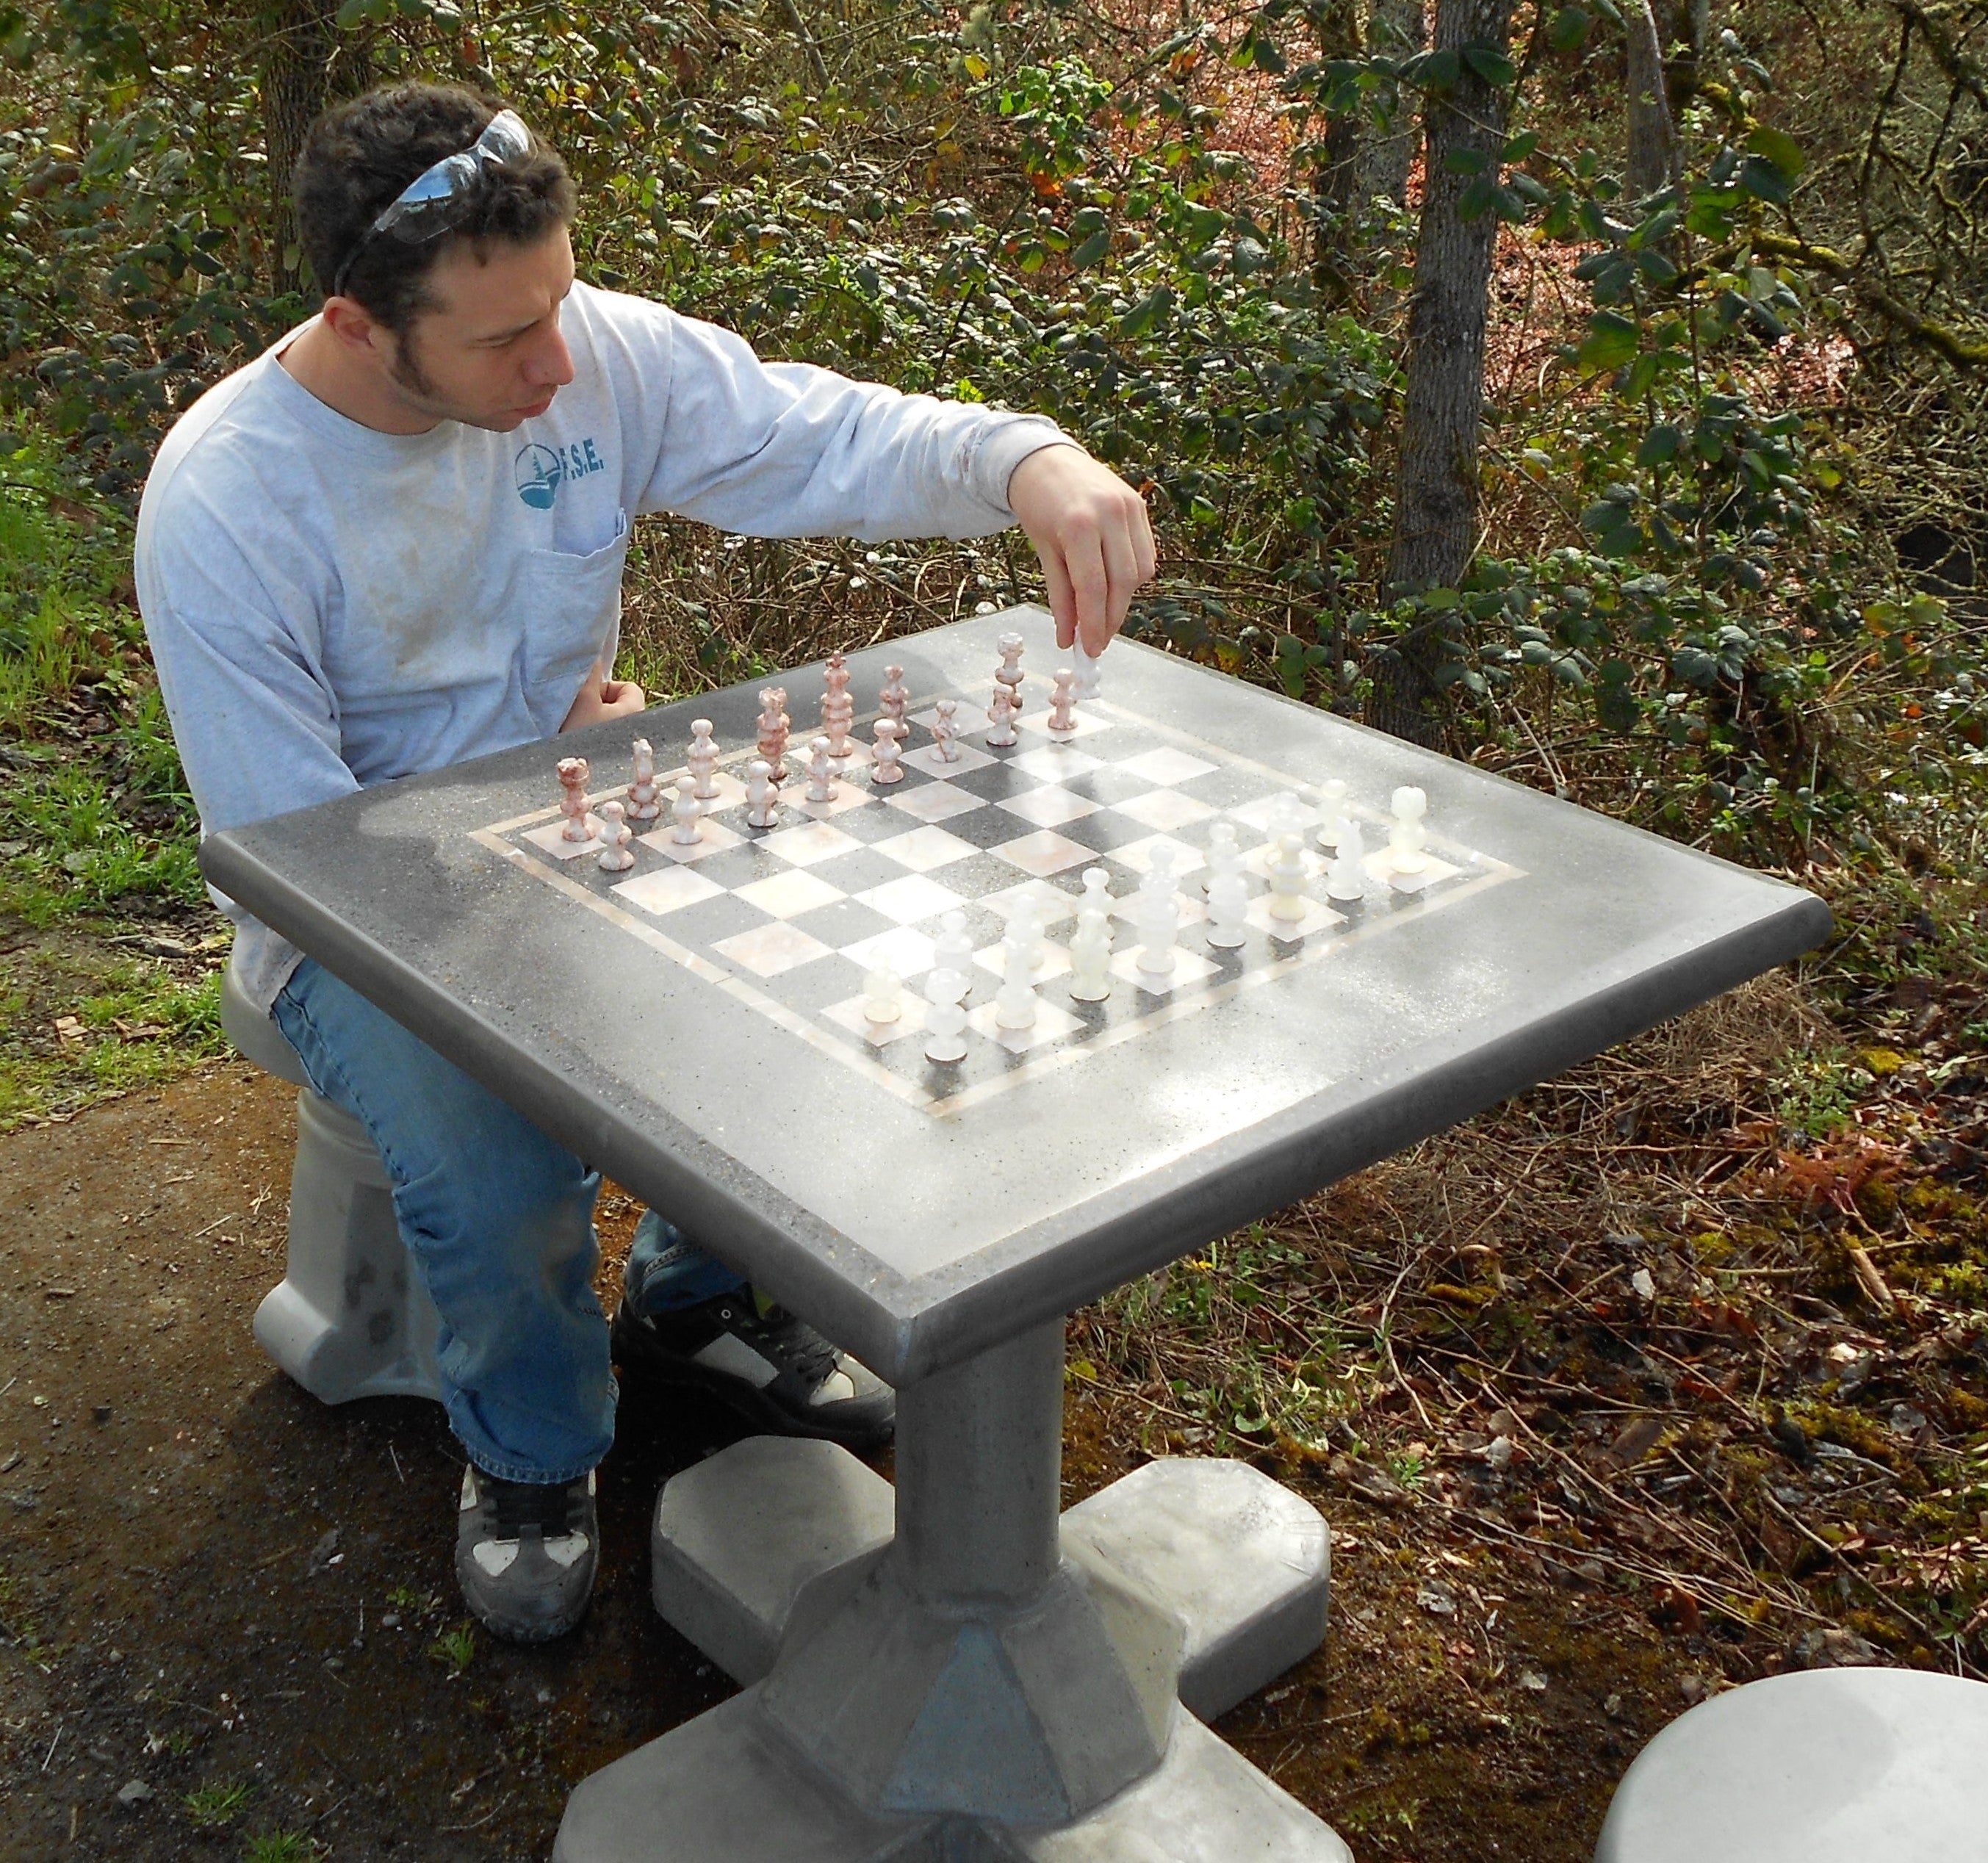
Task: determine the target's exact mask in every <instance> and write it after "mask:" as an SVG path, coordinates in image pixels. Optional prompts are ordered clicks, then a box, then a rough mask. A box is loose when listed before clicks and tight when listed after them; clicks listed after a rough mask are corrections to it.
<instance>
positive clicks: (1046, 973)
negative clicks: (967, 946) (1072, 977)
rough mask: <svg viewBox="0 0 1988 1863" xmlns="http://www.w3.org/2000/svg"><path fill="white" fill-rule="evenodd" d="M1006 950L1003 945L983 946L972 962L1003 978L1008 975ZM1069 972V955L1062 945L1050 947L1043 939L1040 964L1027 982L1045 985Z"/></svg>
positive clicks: (974, 955)
mask: <svg viewBox="0 0 1988 1863" xmlns="http://www.w3.org/2000/svg"><path fill="white" fill-rule="evenodd" d="M1007 949H1008V948H1007V946H1006V945H984V946H982V948H981V949H979V950H978V951H976V952H974V954H973V961H974V962H975V963H976V964H978V965H979V966H980V968H981V969H982V970H985V971H990V972H992V973H993V975H996V976H997V977H1005V976H1006V975H1007V974H1008V957H1007ZM1069 970H1070V953H1069V952H1067V951H1066V950H1065V949H1064V948H1063V946H1062V945H1052V944H1051V943H1050V942H1049V941H1048V940H1047V939H1044V940H1043V959H1042V962H1040V964H1038V965H1036V968H1035V970H1034V972H1033V974H1032V975H1030V977H1029V982H1032V983H1046V982H1048V981H1049V980H1050V978H1051V977H1060V976H1063V975H1067V974H1068V972H1069Z"/></svg>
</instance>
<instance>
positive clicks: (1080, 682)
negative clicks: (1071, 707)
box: [1070, 641, 1104, 702]
mask: <svg viewBox="0 0 1988 1863" xmlns="http://www.w3.org/2000/svg"><path fill="white" fill-rule="evenodd" d="M1070 651H1072V652H1073V654H1075V655H1076V656H1077V698H1078V699H1079V700H1080V702H1088V701H1090V700H1091V699H1094V698H1098V697H1100V695H1102V694H1103V692H1104V673H1103V672H1102V671H1101V670H1100V668H1101V667H1102V664H1103V661H1104V655H1103V654H1099V655H1098V657H1097V659H1095V660H1094V659H1092V658H1091V657H1090V654H1087V653H1086V652H1085V651H1084V643H1083V641H1077V642H1076V643H1075V644H1073V647H1072V648H1071V650H1070Z"/></svg>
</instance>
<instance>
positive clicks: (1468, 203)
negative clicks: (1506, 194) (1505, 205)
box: [1456, 174, 1501, 220]
mask: <svg viewBox="0 0 1988 1863" xmlns="http://www.w3.org/2000/svg"><path fill="white" fill-rule="evenodd" d="M1500 192H1501V190H1500V188H1499V186H1498V184H1497V183H1496V181H1493V180H1492V178H1490V176H1489V175H1488V174H1480V175H1479V177H1478V178H1477V179H1476V181H1472V183H1471V184H1470V185H1469V187H1468V188H1465V189H1464V191H1462V194H1459V195H1458V196H1457V198H1456V217H1457V218H1459V220H1481V219H1482V218H1483V217H1484V216H1485V215H1486V214H1488V213H1489V212H1490V211H1492V210H1493V208H1496V206H1497V205H1498V196H1499V193H1500Z"/></svg>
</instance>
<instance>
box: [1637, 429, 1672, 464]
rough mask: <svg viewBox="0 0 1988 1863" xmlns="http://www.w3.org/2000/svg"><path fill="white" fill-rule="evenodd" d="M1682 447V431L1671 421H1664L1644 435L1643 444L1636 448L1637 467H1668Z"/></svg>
mask: <svg viewBox="0 0 1988 1863" xmlns="http://www.w3.org/2000/svg"><path fill="white" fill-rule="evenodd" d="M1683 447H1684V429H1683V428H1681V427H1679V426H1677V425H1676V424H1674V423H1673V422H1672V421H1662V422H1660V423H1659V424H1658V425H1656V426H1655V427H1653V428H1651V429H1650V431H1648V433H1646V434H1644V436H1643V444H1642V445H1641V446H1639V447H1638V448H1636V463H1637V465H1639V466H1658V465H1669V464H1670V462H1672V460H1673V459H1675V458H1676V457H1677V456H1678V455H1679V452H1680V451H1682V450H1683Z"/></svg>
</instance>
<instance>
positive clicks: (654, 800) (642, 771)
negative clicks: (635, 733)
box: [628, 738, 663, 822]
mask: <svg viewBox="0 0 1988 1863" xmlns="http://www.w3.org/2000/svg"><path fill="white" fill-rule="evenodd" d="M629 749H631V752H633V753H634V762H635V769H634V776H633V777H632V779H631V780H630V782H629V784H628V819H629V820H631V821H636V822H652V821H654V820H655V819H656V817H658V816H659V815H660V814H661V813H662V812H663V804H662V799H661V794H660V793H659V792H658V789H657V786H656V752H655V748H654V746H652V745H651V743H650V742H649V740H648V739H647V738H637V739H636V740H635V742H634V743H633V744H632V745H631V746H629Z"/></svg>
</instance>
